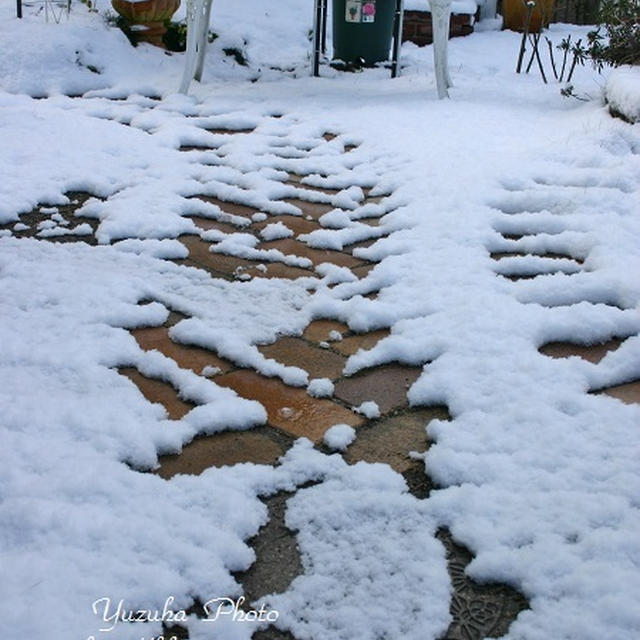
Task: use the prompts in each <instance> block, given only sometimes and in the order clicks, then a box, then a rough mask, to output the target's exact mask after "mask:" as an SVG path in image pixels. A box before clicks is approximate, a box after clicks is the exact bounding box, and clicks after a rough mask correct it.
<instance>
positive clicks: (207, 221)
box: [187, 216, 238, 233]
mask: <svg viewBox="0 0 640 640" xmlns="http://www.w3.org/2000/svg"><path fill="white" fill-rule="evenodd" d="M187 217H189V218H190V219H191V220H193V224H195V225H196V227H198V229H203V230H204V231H209V230H210V229H216V230H217V231H222V232H223V233H237V232H238V227H234V226H233V225H232V224H229V223H228V222H220V221H219V220H213V219H212V218H203V217H202V216H187Z"/></svg>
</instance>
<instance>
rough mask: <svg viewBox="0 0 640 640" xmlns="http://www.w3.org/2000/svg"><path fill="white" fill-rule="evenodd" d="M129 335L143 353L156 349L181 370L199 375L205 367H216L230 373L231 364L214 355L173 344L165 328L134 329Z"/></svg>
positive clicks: (204, 350) (195, 348) (202, 350)
mask: <svg viewBox="0 0 640 640" xmlns="http://www.w3.org/2000/svg"><path fill="white" fill-rule="evenodd" d="M131 335H133V337H134V338H135V339H136V340H137V341H138V344H139V345H140V347H141V348H142V349H144V350H145V351H149V350H151V349H157V350H158V351H160V353H163V354H164V355H165V356H167V357H168V358H171V359H172V360H175V361H176V362H177V364H178V366H179V367H181V368H182V369H191V371H193V372H194V373H197V374H198V375H200V373H201V372H202V369H203V368H204V367H207V366H211V367H218V368H219V369H220V370H221V371H222V372H225V373H226V372H227V371H230V370H231V369H232V368H233V366H232V365H231V363H229V362H226V361H225V360H222V359H221V358H218V356H217V355H216V354H215V353H212V352H211V351H207V350H206V349H201V348H198V347H191V346H187V345H183V344H178V343H176V342H173V340H171V338H169V329H167V328H166V327H147V328H144V329H134V330H133V331H131Z"/></svg>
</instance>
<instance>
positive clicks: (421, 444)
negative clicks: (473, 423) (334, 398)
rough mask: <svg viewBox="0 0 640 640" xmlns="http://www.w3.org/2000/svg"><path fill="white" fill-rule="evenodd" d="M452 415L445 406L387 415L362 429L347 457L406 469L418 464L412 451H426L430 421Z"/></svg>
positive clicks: (403, 470)
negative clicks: (411, 454) (412, 455)
mask: <svg viewBox="0 0 640 640" xmlns="http://www.w3.org/2000/svg"><path fill="white" fill-rule="evenodd" d="M448 417H449V414H448V412H447V410H446V408H445V407H429V408H422V409H416V410H415V411H410V412H407V413H405V414H402V415H400V416H395V417H392V418H383V419H382V420H378V421H377V422H375V423H374V424H373V425H371V426H364V427H362V428H360V429H358V433H357V437H356V439H355V440H354V442H353V444H351V445H350V446H349V448H348V449H347V451H346V453H345V454H344V458H345V459H346V461H347V462H349V463H351V464H354V463H356V462H359V461H360V460H364V461H365V462H384V463H386V464H388V465H389V466H390V467H391V468H393V469H395V471H397V472H398V473H403V472H405V471H407V469H409V468H411V467H412V466H413V465H414V464H415V462H414V461H413V460H412V459H411V458H409V452H410V451H418V452H422V451H426V449H427V447H428V441H427V434H426V431H425V429H426V426H427V424H428V423H429V422H430V421H431V420H434V419H436V418H438V419H440V420H446V419H447V418H448Z"/></svg>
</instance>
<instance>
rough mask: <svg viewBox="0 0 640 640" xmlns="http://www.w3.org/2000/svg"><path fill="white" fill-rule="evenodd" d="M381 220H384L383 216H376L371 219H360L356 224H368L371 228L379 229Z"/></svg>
mask: <svg viewBox="0 0 640 640" xmlns="http://www.w3.org/2000/svg"><path fill="white" fill-rule="evenodd" d="M381 220H382V216H375V217H371V218H358V219H357V220H356V222H361V223H362V224H368V225H369V226H370V227H379V226H380V221H381ZM376 239H377V238H376Z"/></svg>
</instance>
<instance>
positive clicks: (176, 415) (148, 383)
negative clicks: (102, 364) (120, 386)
mask: <svg viewBox="0 0 640 640" xmlns="http://www.w3.org/2000/svg"><path fill="white" fill-rule="evenodd" d="M118 373H120V374H121V375H123V376H127V378H129V380H131V381H132V382H133V383H134V384H135V385H136V386H137V387H138V389H140V392H141V393H142V395H143V396H144V397H145V398H146V399H147V400H148V401H149V402H153V403H158V404H161V405H162V406H163V407H164V408H165V409H166V411H167V414H168V415H169V418H171V420H180V418H182V417H184V416H185V415H186V414H187V413H189V411H191V409H193V407H194V405H193V404H191V403H188V402H185V401H184V400H183V399H182V398H180V396H179V395H178V392H177V391H176V390H175V389H174V388H173V387H172V386H171V385H170V384H169V383H167V382H164V381H162V380H155V379H152V378H147V377H146V376H143V375H142V374H141V373H140V372H139V371H138V370H137V369H134V368H133V367H122V368H120V369H118Z"/></svg>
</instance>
